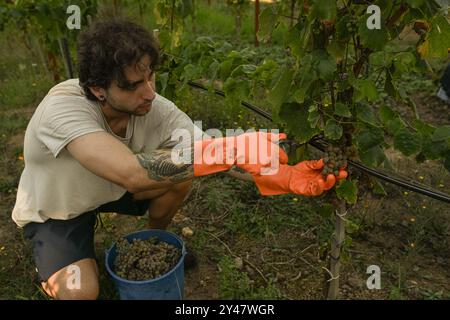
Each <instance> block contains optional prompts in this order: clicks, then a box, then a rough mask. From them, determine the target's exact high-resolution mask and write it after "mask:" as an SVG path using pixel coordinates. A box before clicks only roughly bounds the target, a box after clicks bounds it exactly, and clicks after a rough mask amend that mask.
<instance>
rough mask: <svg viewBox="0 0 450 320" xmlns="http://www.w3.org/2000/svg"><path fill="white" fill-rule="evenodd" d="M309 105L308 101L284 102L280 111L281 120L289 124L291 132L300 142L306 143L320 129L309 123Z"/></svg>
mask: <svg viewBox="0 0 450 320" xmlns="http://www.w3.org/2000/svg"><path fill="white" fill-rule="evenodd" d="M308 107H309V105H308V104H306V103H302V104H300V103H283V105H282V106H281V107H280V111H279V113H278V115H279V118H280V120H281V121H282V122H284V123H286V124H287V127H288V130H289V132H290V133H292V134H293V135H294V136H295V139H296V140H297V142H298V143H305V142H307V141H309V140H310V139H311V138H312V137H313V136H314V135H316V134H317V133H319V130H317V129H315V128H311V126H310V125H309V122H308V116H309V112H308Z"/></svg>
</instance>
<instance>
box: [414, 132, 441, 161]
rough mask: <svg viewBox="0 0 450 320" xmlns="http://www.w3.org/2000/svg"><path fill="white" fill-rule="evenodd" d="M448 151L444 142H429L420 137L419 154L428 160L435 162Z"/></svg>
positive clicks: (429, 140)
mask: <svg viewBox="0 0 450 320" xmlns="http://www.w3.org/2000/svg"><path fill="white" fill-rule="evenodd" d="M447 150H448V145H447V142H446V141H431V139H428V138H423V137H422V151H421V152H420V154H421V155H422V156H424V157H425V159H429V160H437V159H439V158H441V157H442V155H443V154H445V152H446V151H447Z"/></svg>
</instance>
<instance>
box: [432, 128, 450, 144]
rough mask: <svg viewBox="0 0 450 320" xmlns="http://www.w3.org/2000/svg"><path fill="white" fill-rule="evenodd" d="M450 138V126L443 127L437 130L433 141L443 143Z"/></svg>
mask: <svg viewBox="0 0 450 320" xmlns="http://www.w3.org/2000/svg"><path fill="white" fill-rule="evenodd" d="M449 138H450V125H446V126H442V127H439V128H437V129H436V131H434V134H433V141H442V140H447V139H449Z"/></svg>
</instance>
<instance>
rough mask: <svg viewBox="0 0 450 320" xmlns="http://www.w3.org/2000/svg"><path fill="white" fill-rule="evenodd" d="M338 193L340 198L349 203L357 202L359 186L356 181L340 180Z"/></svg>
mask: <svg viewBox="0 0 450 320" xmlns="http://www.w3.org/2000/svg"><path fill="white" fill-rule="evenodd" d="M336 195H337V196H338V198H339V199H341V200H345V201H346V202H347V203H348V204H355V203H356V200H357V199H358V187H357V185H356V182H355V181H350V180H347V179H344V180H341V181H339V184H338V185H337V187H336Z"/></svg>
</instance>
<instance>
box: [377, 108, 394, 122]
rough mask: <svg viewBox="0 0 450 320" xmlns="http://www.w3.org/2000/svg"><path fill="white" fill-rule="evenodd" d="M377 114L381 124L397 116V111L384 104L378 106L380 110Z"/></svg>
mask: <svg viewBox="0 0 450 320" xmlns="http://www.w3.org/2000/svg"><path fill="white" fill-rule="evenodd" d="M378 114H379V115H380V119H381V122H382V123H383V124H386V123H388V122H389V121H391V120H394V119H396V118H398V115H397V113H396V112H395V111H394V110H392V108H391V107H389V106H386V105H384V106H382V107H381V108H380V110H379V111H378Z"/></svg>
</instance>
